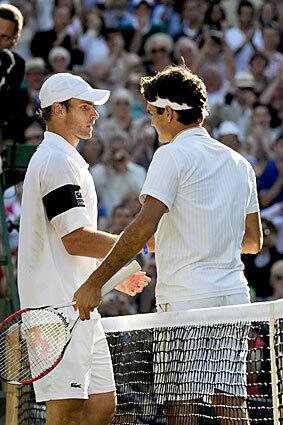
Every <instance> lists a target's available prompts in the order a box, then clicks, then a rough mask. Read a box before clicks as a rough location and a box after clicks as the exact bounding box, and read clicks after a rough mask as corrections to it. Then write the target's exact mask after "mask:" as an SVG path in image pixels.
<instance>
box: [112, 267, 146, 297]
mask: <svg viewBox="0 0 283 425" xmlns="http://www.w3.org/2000/svg"><path fill="white" fill-rule="evenodd" d="M150 280H151V279H150V277H148V276H146V274H145V272H137V273H134V274H132V275H131V276H129V277H128V278H127V279H126V280H124V281H123V282H121V283H119V285H117V286H116V288H115V289H117V290H118V291H121V292H124V293H125V294H128V295H131V296H134V295H136V294H138V293H139V292H142V291H143V289H144V287H145V286H147V285H148V284H149V282H150Z"/></svg>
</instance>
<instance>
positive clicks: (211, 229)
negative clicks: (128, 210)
mask: <svg viewBox="0 0 283 425" xmlns="http://www.w3.org/2000/svg"><path fill="white" fill-rule="evenodd" d="M146 195H150V196H152V197H154V198H156V199H158V200H160V201H161V202H163V203H164V204H165V205H166V206H167V207H168V212H167V213H166V214H164V215H163V217H162V218H161V221H160V223H159V225H158V229H157V233H156V244H155V249H156V264H157V274H158V279H157V286H156V299H157V304H162V303H167V302H172V301H184V300H191V299H196V298H204V297H205V298H207V297H209V296H221V295H228V294H233V293H239V292H244V291H245V292H246V291H247V281H246V279H245V277H244V275H243V264H242V262H241V244H242V239H243V236H244V231H245V218H246V215H247V214H250V213H253V212H256V211H258V210H259V206H258V199H257V191H256V180H255V174H254V171H253V169H252V167H251V165H250V164H249V163H248V161H247V160H246V159H245V158H244V157H243V156H242V155H240V154H238V153H237V152H235V151H233V150H232V149H230V148H228V147H227V146H224V145H223V144H221V143H220V142H218V141H217V140H214V139H212V138H211V137H210V136H209V134H208V133H207V131H206V130H205V129H204V128H192V129H188V130H186V131H183V132H181V133H179V135H178V136H177V137H176V138H175V139H174V141H173V143H170V144H167V145H164V146H161V147H160V148H159V149H158V150H157V151H156V152H155V154H154V157H153V160H152V162H151V165H150V167H149V170H148V174H147V178H146V181H145V183H144V186H143V189H142V191H141V196H140V199H141V202H144V200H145V198H146Z"/></svg>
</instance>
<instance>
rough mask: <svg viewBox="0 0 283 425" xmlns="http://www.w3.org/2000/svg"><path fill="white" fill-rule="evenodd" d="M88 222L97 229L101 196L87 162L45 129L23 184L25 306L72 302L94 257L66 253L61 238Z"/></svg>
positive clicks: (20, 269) (22, 283)
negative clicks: (98, 196) (98, 202)
mask: <svg viewBox="0 0 283 425" xmlns="http://www.w3.org/2000/svg"><path fill="white" fill-rule="evenodd" d="M66 188H67V189H66ZM68 188H71V189H70V190H69V189H68ZM73 188H75V189H73ZM58 193H59V195H58ZM60 194H62V196H61V195H60ZM84 226H91V227H92V228H93V229H96V228H97V197H96V192H95V187H94V183H93V179H92V177H91V174H90V173H89V170H88V164H87V163H86V162H85V160H84V159H83V158H82V157H81V155H80V154H79V153H78V151H77V150H76V149H75V148H74V147H72V146H71V145H70V144H69V143H68V142H67V141H66V140H65V139H63V138H62V137H61V136H59V135H58V134H55V133H52V132H49V131H46V132H45V134H44V140H43V142H42V143H41V144H40V145H39V147H38V149H37V151H36V152H35V154H34V155H33V157H32V158H31V161H30V163H29V166H28V169H27V173H26V176H25V180H24V186H23V198H22V211H21V224H20V241H19V265H18V287H19V296H20V302H21V307H22V308H25V307H37V306H42V305H58V304H65V303H68V302H71V301H72V297H73V294H74V292H75V291H76V289H77V288H78V287H79V286H80V285H81V284H82V283H83V282H84V281H85V280H86V279H87V277H88V276H89V275H90V274H91V273H92V271H93V270H94V269H95V268H96V260H95V259H94V258H88V257H81V256H73V255H70V254H68V252H67V251H66V249H65V247H64V245H63V243H62V240H61V238H62V237H63V236H65V235H67V234H68V233H71V232H72V231H74V230H76V229H79V228H81V227H84ZM97 314H98V313H97V312H95V314H94V315H96V316H97ZM70 316H72V313H71V314H70Z"/></svg>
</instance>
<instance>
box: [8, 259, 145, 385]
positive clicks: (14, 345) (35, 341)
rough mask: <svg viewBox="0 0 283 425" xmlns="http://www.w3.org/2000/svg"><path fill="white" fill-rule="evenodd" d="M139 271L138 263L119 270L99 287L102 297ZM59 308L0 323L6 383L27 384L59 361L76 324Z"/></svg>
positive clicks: (35, 310)
mask: <svg viewBox="0 0 283 425" xmlns="http://www.w3.org/2000/svg"><path fill="white" fill-rule="evenodd" d="M139 270H141V267H140V265H139V263H138V262H137V261H135V260H134V261H132V262H131V263H130V264H129V265H128V266H126V267H124V268H123V269H121V270H119V271H118V272H117V273H116V274H115V275H114V276H113V277H112V278H111V279H109V280H108V281H107V282H106V283H105V284H104V285H103V286H102V288H101V294H102V295H105V294H107V293H108V292H110V291H111V290H112V289H114V288H115V287H116V286H117V285H118V284H119V283H121V282H122V281H123V280H125V279H126V278H127V277H128V276H130V275H131V274H133V273H136V272H137V271H139ZM74 304H75V303H74V302H73V303H69V304H65V305H61V306H44V307H37V308H26V309H23V310H19V311H17V312H16V313H14V314H12V315H11V316H9V317H7V318H6V319H5V320H4V322H2V323H1V324H0V378H1V379H2V380H4V381H6V382H7V383H9V384H30V383H32V382H35V381H37V380H39V379H41V378H43V377H44V376H46V375H47V374H48V373H50V372H51V371H52V370H53V369H54V368H55V367H56V366H57V365H58V364H59V363H60V361H61V360H62V358H63V355H64V353H65V351H66V348H67V347H68V345H69V343H70V340H71V338H72V334H73V331H74V329H75V327H76V325H77V324H78V322H79V320H80V319H79V317H78V318H77V319H76V320H75V322H73V321H72V322H71V323H70V322H69V321H68V319H67V318H66V317H65V316H64V315H63V314H62V312H60V309H63V308H66V307H72V306H73V305H74Z"/></svg>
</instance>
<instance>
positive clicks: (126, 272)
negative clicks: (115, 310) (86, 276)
mask: <svg viewBox="0 0 283 425" xmlns="http://www.w3.org/2000/svg"><path fill="white" fill-rule="evenodd" d="M140 270H141V266H140V264H139V263H138V262H137V261H136V260H133V261H132V262H131V263H130V264H128V265H127V266H126V267H123V268H122V269H120V270H118V271H117V273H115V274H114V276H112V277H111V278H110V279H109V280H108V281H107V282H106V283H105V284H104V285H103V286H102V288H101V295H102V296H103V295H105V294H107V293H108V292H110V291H112V289H114V288H115V287H116V286H117V285H119V283H121V282H123V280H125V279H127V277H129V276H130V275H131V274H133V273H136V272H138V271H140Z"/></svg>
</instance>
